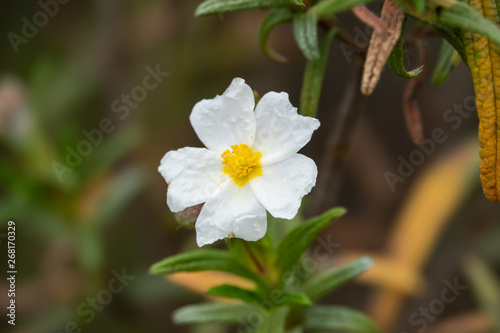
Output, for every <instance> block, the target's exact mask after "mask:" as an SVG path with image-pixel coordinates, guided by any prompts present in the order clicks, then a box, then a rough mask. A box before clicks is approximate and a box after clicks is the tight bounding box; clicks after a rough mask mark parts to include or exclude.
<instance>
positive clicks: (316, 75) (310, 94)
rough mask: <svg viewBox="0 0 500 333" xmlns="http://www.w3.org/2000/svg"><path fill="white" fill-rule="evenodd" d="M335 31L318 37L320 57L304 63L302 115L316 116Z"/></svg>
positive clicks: (301, 99)
mask: <svg viewBox="0 0 500 333" xmlns="http://www.w3.org/2000/svg"><path fill="white" fill-rule="evenodd" d="M337 31H338V30H336V29H333V30H331V31H330V32H329V33H328V34H327V35H325V36H322V37H321V38H320V42H319V44H320V45H319V50H320V58H319V59H316V60H309V62H308V63H307V65H306V70H305V72H304V80H303V83H302V91H301V95H300V113H301V114H302V115H304V116H308V117H316V113H317V111H318V103H319V98H320V96H321V88H322V86H323V77H324V75H325V68H326V64H327V60H328V54H329V51H330V45H331V42H332V38H333V36H335V34H336V33H337Z"/></svg>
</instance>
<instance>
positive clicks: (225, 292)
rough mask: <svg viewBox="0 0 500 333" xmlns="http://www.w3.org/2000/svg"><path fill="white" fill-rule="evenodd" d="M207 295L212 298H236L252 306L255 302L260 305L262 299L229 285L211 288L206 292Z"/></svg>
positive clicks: (255, 294)
mask: <svg viewBox="0 0 500 333" xmlns="http://www.w3.org/2000/svg"><path fill="white" fill-rule="evenodd" d="M207 294H209V295H212V296H220V297H228V298H237V299H241V300H243V301H245V302H247V303H250V304H253V303H255V302H256V303H260V302H261V301H262V298H261V297H259V295H258V294H257V293H255V292H253V291H250V290H247V289H242V288H240V287H236V286H232V285H229V284H223V285H220V286H215V287H212V288H210V289H208V290H207Z"/></svg>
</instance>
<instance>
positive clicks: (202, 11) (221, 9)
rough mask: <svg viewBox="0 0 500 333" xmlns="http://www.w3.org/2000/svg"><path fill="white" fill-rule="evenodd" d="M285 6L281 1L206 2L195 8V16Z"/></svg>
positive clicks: (219, 0) (207, 0) (235, 0)
mask: <svg viewBox="0 0 500 333" xmlns="http://www.w3.org/2000/svg"><path fill="white" fill-rule="evenodd" d="M287 5H288V4H287V3H285V2H283V1H281V0H206V1H205V2H203V3H201V4H200V5H199V6H198V8H196V11H195V15H196V16H203V15H211V14H217V13H226V12H234V11H237V10H249V9H266V8H272V7H285V6H287Z"/></svg>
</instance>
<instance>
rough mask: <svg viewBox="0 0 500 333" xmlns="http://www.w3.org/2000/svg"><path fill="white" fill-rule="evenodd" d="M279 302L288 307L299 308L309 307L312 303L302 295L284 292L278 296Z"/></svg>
mask: <svg viewBox="0 0 500 333" xmlns="http://www.w3.org/2000/svg"><path fill="white" fill-rule="evenodd" d="M279 298H280V302H281V303H283V304H288V305H300V306H311V305H312V302H311V299H310V298H309V297H307V295H306V294H304V293H299V294H297V293H291V292H288V291H284V292H283V293H282V294H281V295H280V297H279Z"/></svg>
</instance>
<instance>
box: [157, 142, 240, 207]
mask: <svg viewBox="0 0 500 333" xmlns="http://www.w3.org/2000/svg"><path fill="white" fill-rule="evenodd" d="M221 161H222V158H221V157H220V156H219V155H218V154H217V153H215V152H213V151H210V150H208V149H205V148H190V147H186V148H182V149H179V150H172V151H169V152H168V153H166V154H165V156H164V157H163V158H162V160H161V164H160V166H159V167H158V171H159V172H160V173H161V174H162V176H163V177H164V178H165V180H166V181H167V183H168V191H167V205H168V207H169V208H170V210H171V211H172V212H174V213H177V212H180V211H182V210H184V209H186V208H187V207H191V206H194V205H197V204H200V203H203V202H205V201H207V200H208V199H209V198H213V197H214V196H216V195H217V194H218V193H219V192H220V190H221V189H222V188H224V187H225V186H226V185H227V183H229V180H230V178H229V177H228V176H227V175H225V174H224V173H223V172H222V169H223V167H224V166H223V165H222V163H221Z"/></svg>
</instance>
